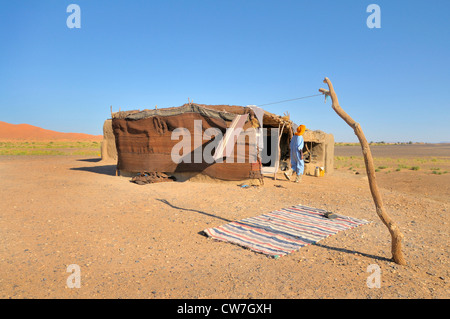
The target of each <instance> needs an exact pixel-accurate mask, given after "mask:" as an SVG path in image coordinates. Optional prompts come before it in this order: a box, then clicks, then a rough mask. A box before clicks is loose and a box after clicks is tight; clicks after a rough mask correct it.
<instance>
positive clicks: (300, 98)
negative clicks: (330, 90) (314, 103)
mask: <svg viewBox="0 0 450 319" xmlns="http://www.w3.org/2000/svg"><path fill="white" fill-rule="evenodd" d="M319 95H322V93H319V94H314V95H308V96H303V97H298V98H296V99H290V100H283V101H278V102H272V103H266V104H260V105H258V106H265V105H272V104H278V103H284V102H290V101H296V100H302V99H307V98H310V97H315V96H319Z"/></svg>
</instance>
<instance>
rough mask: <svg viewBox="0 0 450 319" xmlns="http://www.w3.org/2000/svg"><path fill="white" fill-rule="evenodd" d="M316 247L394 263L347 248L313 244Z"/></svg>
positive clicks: (387, 259) (389, 259) (384, 258)
mask: <svg viewBox="0 0 450 319" xmlns="http://www.w3.org/2000/svg"><path fill="white" fill-rule="evenodd" d="M313 245H314V246H317V247H322V248H325V249H329V250H335V251H339V252H341V253H346V254H350V255H361V256H364V257H368V258H372V259H376V260H381V261H393V260H392V259H391V258H386V257H380V256H375V255H370V254H366V253H361V252H359V251H355V250H349V249H345V248H337V247H331V246H328V245H323V244H319V243H315V244H313Z"/></svg>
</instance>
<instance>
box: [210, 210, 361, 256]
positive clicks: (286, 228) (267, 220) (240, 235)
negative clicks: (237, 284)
mask: <svg viewBox="0 0 450 319" xmlns="http://www.w3.org/2000/svg"><path fill="white" fill-rule="evenodd" d="M326 212H327V211H326V210H323V209H318V208H312V207H307V206H302V205H297V206H293V207H289V208H283V209H280V210H276V211H273V212H270V213H266V214H263V215H260V216H256V217H250V218H246V219H243V220H240V221H234V222H231V223H228V224H225V225H222V226H218V227H214V228H208V229H205V230H204V233H205V234H206V235H207V236H208V237H211V238H214V239H216V240H220V241H225V242H230V243H233V244H237V245H239V246H243V247H246V248H249V249H251V250H253V251H256V252H259V253H263V254H266V255H269V256H272V257H278V256H284V255H287V254H289V253H292V252H294V251H296V250H298V249H300V248H301V247H303V246H306V245H310V244H314V243H317V242H318V241H319V240H321V239H324V238H326V237H328V236H331V235H334V234H336V233H338V232H340V231H343V230H346V229H351V228H355V227H357V226H360V225H364V224H368V223H370V222H369V221H366V220H363V219H356V218H352V217H347V216H342V215H338V214H335V215H337V218H335V219H329V218H326V217H324V214H325V213H326Z"/></svg>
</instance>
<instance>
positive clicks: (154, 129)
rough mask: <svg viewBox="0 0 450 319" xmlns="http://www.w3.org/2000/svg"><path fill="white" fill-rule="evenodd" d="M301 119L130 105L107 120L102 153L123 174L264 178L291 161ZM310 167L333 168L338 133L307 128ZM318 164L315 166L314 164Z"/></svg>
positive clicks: (244, 110) (237, 110) (252, 110)
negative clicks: (138, 108) (133, 107)
mask: <svg viewBox="0 0 450 319" xmlns="http://www.w3.org/2000/svg"><path fill="white" fill-rule="evenodd" d="M295 128H296V125H295V124H294V123H293V122H292V121H291V120H290V119H289V116H288V115H285V116H279V115H275V114H272V113H269V112H267V111H264V110H262V109H261V108H259V107H256V106H247V107H243V106H235V105H231V106H230V105H202V104H194V103H188V104H184V105H182V106H180V107H172V108H163V109H154V110H143V111H125V112H116V113H112V114H111V119H109V120H106V121H105V123H104V126H103V133H104V140H103V143H102V159H104V160H108V159H112V160H115V161H117V170H118V172H120V175H125V176H132V175H136V173H141V172H163V173H166V174H168V175H171V176H174V177H175V178H176V179H177V180H186V179H191V178H193V177H202V178H212V179H215V180H224V181H248V182H251V183H253V184H260V183H261V182H262V176H263V175H264V174H275V173H276V172H277V171H278V169H286V168H287V167H288V166H289V153H290V149H289V142H290V140H291V138H292V135H293V131H294V129H295ZM304 151H305V154H306V156H305V173H307V172H313V173H314V169H315V167H316V166H320V167H324V168H325V171H326V172H327V173H331V171H332V168H333V162H332V159H333V156H334V154H333V153H334V139H333V137H332V135H330V134H326V133H323V132H321V131H308V130H307V131H306V132H305V149H304ZM308 165H309V166H311V167H312V166H314V168H308Z"/></svg>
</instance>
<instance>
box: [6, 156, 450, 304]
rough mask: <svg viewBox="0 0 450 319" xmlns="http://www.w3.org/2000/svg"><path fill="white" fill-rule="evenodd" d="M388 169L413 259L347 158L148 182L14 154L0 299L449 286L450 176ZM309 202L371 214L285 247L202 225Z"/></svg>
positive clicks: (393, 203)
mask: <svg viewBox="0 0 450 319" xmlns="http://www.w3.org/2000/svg"><path fill="white" fill-rule="evenodd" d="M341 151H342V149H341ZM348 152H350V151H348ZM348 152H347V153H346V154H350V153H348ZM339 154H341V155H342V154H343V153H339ZM445 156H447V157H448V156H449V154H448V153H447V154H445ZM377 176H379V180H378V183H379V186H380V187H381V192H382V196H383V199H384V203H385V206H386V208H387V211H388V213H389V214H390V215H391V216H392V217H393V218H394V219H395V221H396V222H397V223H398V224H399V226H400V228H401V230H402V231H403V233H404V235H405V239H404V253H405V256H406V259H407V262H408V265H407V266H399V265H396V264H395V263H393V262H392V261H390V257H391V253H390V235H389V232H388V231H387V228H386V227H385V226H384V225H383V224H382V223H381V221H380V220H379V219H378V217H377V215H376V213H375V210H374V204H373V201H372V197H371V195H370V192H369V189H368V182H367V177H365V176H364V173H361V174H354V173H352V172H350V171H349V170H347V169H338V170H336V171H335V173H334V175H332V176H325V177H320V178H318V177H313V176H304V178H303V182H302V183H300V184H295V183H292V182H288V181H286V180H284V178H283V177H282V175H281V174H280V175H279V179H277V180H273V178H271V177H267V178H265V184H264V186H261V187H251V188H241V187H238V186H237V185H235V184H228V183H213V184H211V183H198V182H183V183H181V182H170V183H159V184H151V185H142V186H141V185H136V184H133V183H130V181H129V180H130V179H129V178H125V177H116V176H115V166H114V165H113V163H105V162H101V161H99V160H98V159H87V158H83V157H74V156H52V157H49V156H40V157H39V156H34V157H31V156H2V157H0V177H1V178H0V189H1V192H0V235H1V236H0V297H1V298H13V299H21V298H227V299H228V298H245V299H247V298H264V299H265V298H273V299H298V298H300V299H302V298H314V299H315V298H364V299H365V298H395V299H396V298H403V299H405V298H408V299H411V298H438V299H443V298H449V297H450V293H449V279H450V274H449V250H448V238H449V237H448V230H449V227H448V211H449V196H450V195H449V190H448V187H449V185H450V174H444V175H432V174H429V173H427V172H426V171H425V170H421V171H418V172H416V171H406V170H405V171H401V172H397V174H381V173H380V174H377ZM425 193H426V195H425ZM297 204H304V205H308V206H312V207H317V208H324V209H328V210H332V211H334V212H337V213H339V214H343V215H347V216H353V217H357V218H363V219H367V220H370V221H372V223H371V224H369V225H364V226H361V227H358V228H355V229H352V230H348V231H345V232H341V233H339V234H337V235H335V236H332V237H329V238H327V239H324V240H322V241H320V242H319V243H318V244H317V245H311V246H307V247H304V248H301V249H300V250H299V251H297V252H294V253H292V254H290V255H288V256H284V257H281V258H279V259H273V258H268V257H266V256H264V255H262V254H258V253H254V252H252V251H250V250H248V249H244V248H241V247H239V246H236V245H233V244H229V243H223V242H217V241H214V240H212V239H209V238H206V237H204V236H203V235H202V234H201V231H202V230H204V229H205V228H209V227H214V226H218V225H222V224H224V223H227V222H229V221H232V220H239V219H243V218H246V217H250V216H256V215H260V214H262V213H265V212H269V211H271V210H275V209H279V208H284V207H289V206H292V205H297ZM72 264H76V265H78V266H79V267H80V271H81V277H80V278H81V282H80V288H69V287H68V286H67V279H68V277H69V276H70V275H71V273H69V272H67V269H68V266H69V265H72ZM370 265H376V266H378V267H379V269H380V270H381V277H380V278H381V282H380V283H381V286H380V288H369V286H368V285H367V278H368V277H369V276H370V275H371V274H372V272H371V271H368V267H369V269H370V267H373V266H370Z"/></svg>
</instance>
